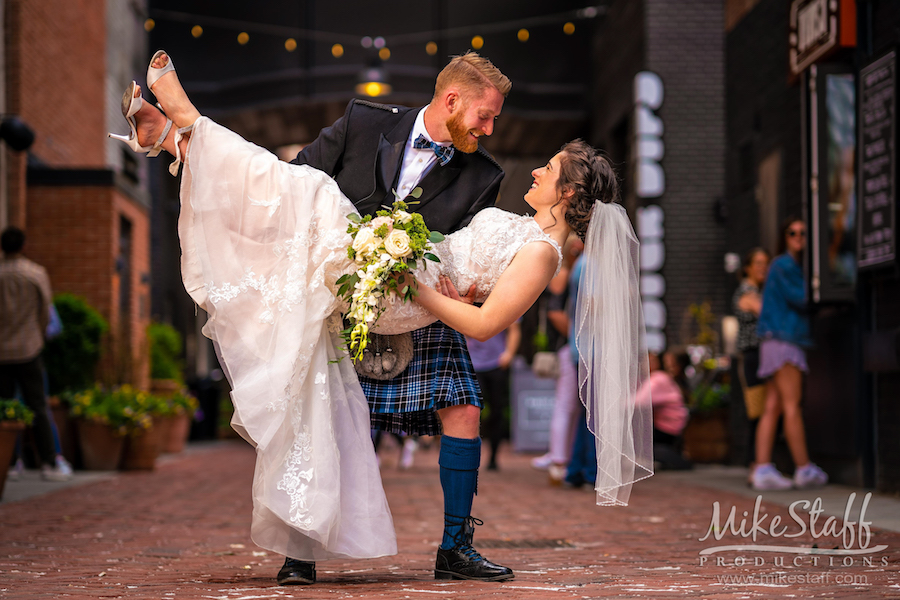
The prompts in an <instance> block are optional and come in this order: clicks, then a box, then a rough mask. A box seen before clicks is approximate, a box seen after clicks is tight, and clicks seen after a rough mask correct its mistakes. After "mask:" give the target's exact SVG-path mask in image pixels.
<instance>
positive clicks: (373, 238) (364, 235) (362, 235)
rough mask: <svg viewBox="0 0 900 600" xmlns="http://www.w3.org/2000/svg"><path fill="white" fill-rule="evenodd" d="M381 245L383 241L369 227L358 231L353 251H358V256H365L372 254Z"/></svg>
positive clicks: (354, 239)
mask: <svg viewBox="0 0 900 600" xmlns="http://www.w3.org/2000/svg"><path fill="white" fill-rule="evenodd" d="M380 244H381V239H380V238H379V237H378V236H377V235H375V232H374V231H372V230H371V229H370V228H368V227H363V228H362V229H360V230H359V231H357V232H356V237H355V238H353V249H354V250H356V253H357V254H360V255H363V256H365V255H367V254H371V253H372V252H373V251H374V250H375V248H377V247H378V246H379V245H380Z"/></svg>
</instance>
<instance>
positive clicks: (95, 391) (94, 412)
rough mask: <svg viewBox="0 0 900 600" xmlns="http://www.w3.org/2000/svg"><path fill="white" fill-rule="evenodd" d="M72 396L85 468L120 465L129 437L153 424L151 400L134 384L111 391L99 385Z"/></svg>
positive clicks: (97, 468)
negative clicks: (142, 399) (148, 403)
mask: <svg viewBox="0 0 900 600" xmlns="http://www.w3.org/2000/svg"><path fill="white" fill-rule="evenodd" d="M141 393H142V394H144V395H148V394H146V393H145V392H141ZM68 399H69V401H70V402H71V413H72V415H73V416H74V417H75V419H76V421H75V422H76V425H77V428H78V434H79V435H78V437H79V442H80V446H81V454H82V458H83V462H84V468H85V469H93V470H101V471H111V470H114V469H116V468H118V467H119V464H120V463H121V461H122V452H123V449H124V446H125V438H126V436H128V435H129V434H131V435H137V434H139V433H140V432H141V431H143V430H146V429H149V427H150V426H151V425H152V423H153V419H152V417H151V416H150V414H149V411H148V406H147V403H146V402H142V401H141V400H140V399H139V398H138V392H137V391H136V390H134V389H133V388H131V386H122V387H120V388H116V389H115V390H112V391H109V390H106V389H104V388H102V387H100V386H99V385H95V386H94V387H92V388H90V389H88V390H83V391H81V392H78V393H76V394H72V395H70V396H69V397H68Z"/></svg>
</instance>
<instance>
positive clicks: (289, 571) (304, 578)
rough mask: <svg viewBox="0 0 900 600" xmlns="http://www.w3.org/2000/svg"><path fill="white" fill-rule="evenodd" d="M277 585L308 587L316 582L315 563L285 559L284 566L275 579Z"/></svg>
mask: <svg viewBox="0 0 900 600" xmlns="http://www.w3.org/2000/svg"><path fill="white" fill-rule="evenodd" d="M276 581H278V585H310V584H312V583H315V582H316V563H314V562H310V561H307V560H297V559H296V558H285V559H284V566H283V567H281V570H280V571H278V577H276Z"/></svg>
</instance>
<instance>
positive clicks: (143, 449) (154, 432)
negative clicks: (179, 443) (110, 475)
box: [121, 424, 160, 471]
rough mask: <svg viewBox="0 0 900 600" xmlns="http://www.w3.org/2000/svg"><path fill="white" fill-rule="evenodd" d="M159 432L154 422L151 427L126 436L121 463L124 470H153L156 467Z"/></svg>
mask: <svg viewBox="0 0 900 600" xmlns="http://www.w3.org/2000/svg"><path fill="white" fill-rule="evenodd" d="M159 432H160V430H159V429H157V428H156V426H155V424H154V425H152V426H151V427H150V428H149V429H145V430H143V431H141V432H139V433H136V434H129V435H127V436H125V448H124V450H123V452H122V465H121V469H122V470H123V471H152V470H153V469H155V468H156V457H157V456H159V446H160V438H159Z"/></svg>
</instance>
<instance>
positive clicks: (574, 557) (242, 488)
mask: <svg viewBox="0 0 900 600" xmlns="http://www.w3.org/2000/svg"><path fill="white" fill-rule="evenodd" d="M383 453H384V454H385V466H384V467H383V469H382V473H383V476H384V480H385V489H386V491H387V495H388V500H389V502H390V505H391V508H392V510H393V513H394V518H395V525H396V527H397V534H398V543H399V548H400V554H399V555H397V556H395V557H388V558H381V559H374V560H365V561H344V560H340V561H338V560H335V561H327V562H322V563H320V564H319V566H318V573H319V583H318V584H317V585H315V586H312V587H292V588H281V587H278V586H276V585H275V584H274V580H273V576H274V574H275V572H276V571H277V570H278V568H279V567H280V565H281V562H282V558H281V557H280V556H277V555H274V554H272V553H267V552H264V551H262V550H260V549H259V548H257V547H256V546H254V544H253V543H252V542H251V541H250V539H249V522H250V510H251V506H250V504H251V503H250V481H251V478H252V471H253V460H254V453H253V451H252V450H251V449H250V448H249V447H247V446H246V445H244V444H243V443H242V442H233V443H223V444H218V445H215V446H213V447H210V448H205V449H203V450H199V451H194V452H192V453H189V454H186V455H183V456H181V457H178V458H175V459H173V460H169V461H167V462H165V463H164V464H162V465H161V466H160V467H159V468H158V469H157V470H156V471H155V472H152V473H123V474H120V475H118V476H116V477H114V478H113V479H110V480H106V481H99V482H93V483H89V484H85V485H82V486H78V487H73V488H68V489H64V490H60V491H58V492H53V493H49V494H46V495H43V496H39V497H36V498H31V499H28V500H24V501H19V502H11V503H6V504H2V505H0V597H3V598H14V599H19V598H23V599H24V598H27V599H31V598H153V599H170V598H172V599H182V598H184V599H195V598H196V599H199V598H205V599H208V598H213V599H215V598H221V599H238V598H243V599H247V600H249V599H258V598H259V599H261V598H311V599H326V598H327V599H343V598H435V597H438V598H440V597H447V598H452V597H457V596H465V597H466V598H476V599H480V598H501V597H506V598H514V599H518V598H522V599H544V598H559V599H565V598H671V597H686V598H713V599H717V600H718V599H723V600H724V599H738V598H740V599H755V598H775V597H793V598H900V533H896V532H887V531H878V530H873V533H872V537H871V542H870V544H869V545H870V546H875V545H881V544H883V545H886V546H887V548H886V549H884V550H883V551H880V552H877V553H874V554H867V555H865V556H866V557H867V558H868V559H870V560H871V566H870V565H869V564H868V563H866V562H864V561H863V557H862V556H861V555H857V556H852V555H851V556H848V557H829V556H824V555H822V556H818V557H816V560H817V563H818V566H814V565H813V564H812V560H813V557H812V556H809V555H791V554H783V553H780V554H772V553H766V552H746V551H745V552H743V553H739V552H723V553H719V554H715V555H711V556H709V557H708V559H709V560H708V561H707V563H706V564H700V563H701V557H700V555H699V552H700V551H701V550H703V549H704V548H709V547H711V546H714V545H718V544H723V545H724V544H737V543H741V540H740V538H738V537H735V536H726V537H725V538H723V539H722V540H721V541H720V542H711V540H707V541H705V542H699V541H698V538H700V537H702V535H703V534H704V533H705V532H706V531H707V529H708V528H709V523H710V519H711V513H712V505H713V502H716V501H718V502H719V503H720V505H721V506H722V507H723V509H724V510H725V511H726V512H727V511H728V510H729V509H730V507H731V506H736V507H737V509H738V521H740V516H741V511H744V510H747V511H750V512H752V510H753V500H752V499H748V498H743V497H740V496H737V495H734V494H729V493H727V492H723V491H716V490H710V489H705V488H701V487H697V486H696V485H692V484H691V483H690V482H689V481H686V480H683V479H676V478H670V477H667V476H666V475H665V474H662V475H659V476H656V477H653V478H651V479H650V480H649V481H646V482H643V483H640V484H638V485H637V486H636V487H635V491H634V494H633V495H632V501H631V505H630V506H629V507H627V508H600V507H596V506H594V505H593V496H592V494H591V493H589V492H587V491H585V490H571V489H560V488H551V487H549V486H548V485H547V484H546V482H545V479H544V474H543V473H539V472H537V471H533V470H531V469H530V468H529V466H528V460H529V457H527V456H518V455H510V454H501V457H500V459H501V470H500V471H499V472H489V471H483V472H482V474H481V480H480V488H481V495H479V496H478V497H477V498H476V501H475V514H476V516H478V517H480V518H482V519H484V521H485V525H484V526H483V527H480V528H478V530H477V531H476V546H477V547H479V548H480V549H481V550H482V551H483V553H484V554H485V555H486V556H487V557H488V558H490V559H492V560H495V561H497V562H500V563H502V564H506V565H509V566H511V567H512V568H513V569H515V571H516V573H517V576H516V579H515V580H513V581H509V582H504V583H474V582H456V581H435V580H434V578H433V574H432V571H431V569H432V565H433V561H434V550H435V548H436V543H437V540H438V539H439V533H440V532H439V529H440V523H441V506H440V484H439V482H438V477H437V451H436V450H435V449H432V450H428V451H422V452H420V453H419V454H418V455H417V457H416V459H417V460H416V465H415V466H414V467H413V468H412V469H411V470H409V471H399V470H397V469H396V468H395V467H394V463H395V461H396V450H395V449H391V448H388V449H385V450H384V451H383ZM814 497H815V495H814V493H811V496H810V500H812V499H814ZM763 508H764V510H765V512H767V513H770V514H775V513H776V512H777V514H779V515H781V516H782V518H783V519H785V520H788V519H789V518H790V516H789V514H788V511H787V509H785V508H783V507H777V506H775V505H771V504H768V503H764V506H763ZM823 520H824V519H823ZM819 527H821V521H820V522H819ZM794 529H795V530H796V527H795V528H794ZM815 541H817V540H814V539H813V538H812V536H810V535H809V534H807V535H805V536H801V537H799V538H795V539H793V540H788V541H786V540H784V539H774V540H773V539H771V538H770V539H768V540H767V541H766V540H760V541H758V543H775V544H781V545H788V544H791V545H796V546H802V545H806V546H810V545H811V544H812V543H813V542H815ZM839 543H840V542H839V541H837V540H835V539H834V538H819V539H818V545H819V546H820V547H821V548H823V549H824V548H833V547H836V546H838V545H839ZM739 554H742V555H743V556H746V557H748V559H749V561H750V563H751V564H750V565H747V566H743V567H739V566H734V562H735V558H736V556H738V555H739ZM797 556H799V560H800V562H799V564H800V566H796V567H795V566H792V564H791V561H793V560H795V559H796V558H797ZM717 557H719V558H721V559H722V561H721V563H722V564H721V565H720V566H715V562H716V558H717ZM776 558H780V559H782V560H783V564H784V566H780V565H779V566H776V565H775V564H773V563H774V560H775V559H776ZM754 559H756V560H757V562H758V561H759V560H762V561H764V564H763V565H760V566H755V565H753V564H752V562H753V560H754ZM848 559H849V560H850V561H851V562H852V566H841V562H842V561H844V560H848ZM829 560H831V562H832V563H833V564H834V566H829ZM732 576H744V577H755V578H757V579H756V580H755V581H747V582H744V583H734V582H726V581H724V580H722V577H732ZM761 577H769V579H767V580H766V579H760V578H761ZM848 578H849V579H850V580H853V578H856V581H857V583H856V584H846V583H844V580H847V579H848Z"/></svg>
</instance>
